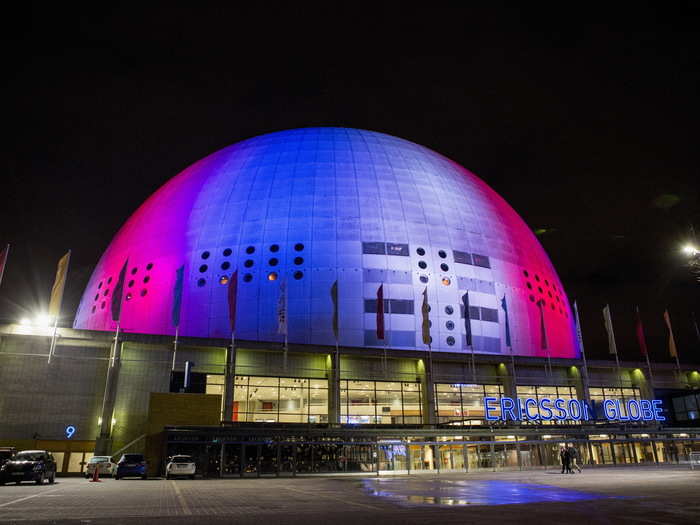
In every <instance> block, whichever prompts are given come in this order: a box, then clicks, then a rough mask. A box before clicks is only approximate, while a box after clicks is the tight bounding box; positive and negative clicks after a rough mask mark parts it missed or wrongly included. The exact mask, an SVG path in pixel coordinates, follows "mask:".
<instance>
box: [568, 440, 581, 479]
mask: <svg viewBox="0 0 700 525" xmlns="http://www.w3.org/2000/svg"><path fill="white" fill-rule="evenodd" d="M569 457H570V458H571V466H573V467H574V468H575V469H577V470H578V473H579V474H580V473H581V467H580V459H581V456H580V455H579V452H578V449H577V448H576V447H574V446H573V445H572V446H571V447H570V448H569ZM571 473H572V474H573V473H574V470H573V469H571Z"/></svg>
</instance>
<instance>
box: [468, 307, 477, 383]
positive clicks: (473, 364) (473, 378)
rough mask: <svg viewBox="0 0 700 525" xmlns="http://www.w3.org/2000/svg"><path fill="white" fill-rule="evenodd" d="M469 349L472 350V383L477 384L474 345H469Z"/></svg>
mask: <svg viewBox="0 0 700 525" xmlns="http://www.w3.org/2000/svg"><path fill="white" fill-rule="evenodd" d="M467 315H469V314H467ZM469 347H470V348H471V349H472V382H473V383H474V384H476V362H475V361H474V344H471V345H469Z"/></svg>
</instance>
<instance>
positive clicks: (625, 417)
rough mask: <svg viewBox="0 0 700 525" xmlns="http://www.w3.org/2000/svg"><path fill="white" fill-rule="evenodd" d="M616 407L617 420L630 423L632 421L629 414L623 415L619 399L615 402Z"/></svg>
mask: <svg viewBox="0 0 700 525" xmlns="http://www.w3.org/2000/svg"><path fill="white" fill-rule="evenodd" d="M615 406H616V407H617V419H619V420H620V421H629V420H630V416H629V413H628V414H627V415H625V414H623V413H622V407H621V406H620V400H619V399H616V400H615ZM625 412H627V410H625Z"/></svg>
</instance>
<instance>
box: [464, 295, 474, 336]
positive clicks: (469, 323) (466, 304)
mask: <svg viewBox="0 0 700 525" xmlns="http://www.w3.org/2000/svg"><path fill="white" fill-rule="evenodd" d="M462 304H463V305H464V330H465V332H466V334H467V346H472V321H471V319H470V318H469V292H465V293H464V295H463V296H462Z"/></svg>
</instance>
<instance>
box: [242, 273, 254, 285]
mask: <svg viewBox="0 0 700 525" xmlns="http://www.w3.org/2000/svg"><path fill="white" fill-rule="evenodd" d="M252 280H253V274H252V273H247V274H245V275H244V276H243V282H246V283H249V282H250V281H252Z"/></svg>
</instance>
